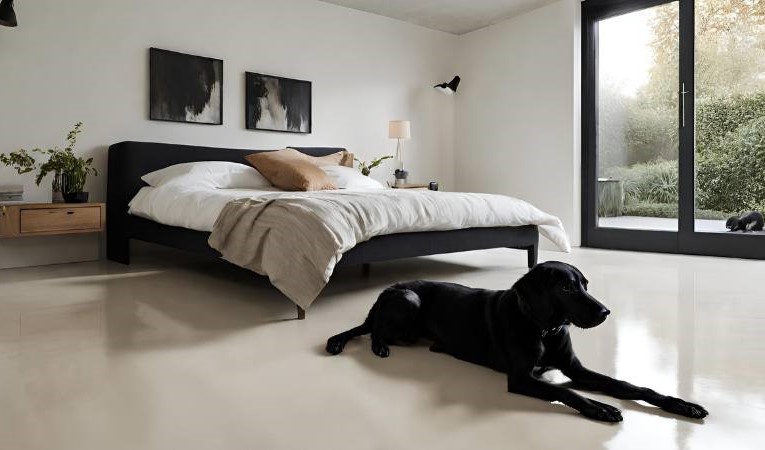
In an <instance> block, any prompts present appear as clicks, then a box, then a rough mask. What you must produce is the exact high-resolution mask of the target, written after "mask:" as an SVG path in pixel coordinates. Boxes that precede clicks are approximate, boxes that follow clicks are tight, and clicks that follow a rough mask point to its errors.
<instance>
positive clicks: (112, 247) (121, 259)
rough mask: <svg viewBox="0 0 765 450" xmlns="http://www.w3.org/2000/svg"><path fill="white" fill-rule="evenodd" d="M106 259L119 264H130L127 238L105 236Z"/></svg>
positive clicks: (128, 240) (113, 235)
mask: <svg viewBox="0 0 765 450" xmlns="http://www.w3.org/2000/svg"><path fill="white" fill-rule="evenodd" d="M106 258H107V259H108V260H110V261H114V262H118V263H120V264H126V265H129V264H130V239H129V238H127V237H123V236H119V235H115V234H110V233H109V232H108V231H107V234H106Z"/></svg>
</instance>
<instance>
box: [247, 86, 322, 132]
mask: <svg viewBox="0 0 765 450" xmlns="http://www.w3.org/2000/svg"><path fill="white" fill-rule="evenodd" d="M245 83H246V88H245V115H246V126H247V129H248V130H267V131H284V132H288V133H310V132H311V82H310V81H303V80H294V79H291V78H282V77H275V76H271V75H263V74H259V73H251V72H246V73H245Z"/></svg>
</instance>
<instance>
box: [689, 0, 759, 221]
mask: <svg viewBox="0 0 765 450" xmlns="http://www.w3.org/2000/svg"><path fill="white" fill-rule="evenodd" d="M695 15H696V26H695V30H694V32H695V41H696V52H695V75H696V95H695V100H696V101H695V103H696V150H695V162H696V185H695V187H696V193H695V194H696V195H695V196H696V208H695V222H694V226H695V231H697V232H702V233H735V234H744V233H747V232H750V231H751V232H752V233H754V234H765V233H763V232H761V231H756V230H757V229H759V228H760V227H759V226H757V220H751V221H747V220H745V221H744V223H735V224H734V228H735V230H734V231H732V232H731V231H729V230H728V229H727V228H726V222H727V219H729V218H730V217H741V216H745V215H746V214H747V213H749V212H751V211H756V212H758V213H760V214H761V213H762V211H763V210H765V2H762V1H759V2H758V1H752V0H696V1H695ZM755 217H756V216H755ZM747 226H748V227H749V228H750V229H749V230H747ZM752 226H754V229H755V231H752V230H751V227H752Z"/></svg>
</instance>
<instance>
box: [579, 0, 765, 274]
mask: <svg viewBox="0 0 765 450" xmlns="http://www.w3.org/2000/svg"><path fill="white" fill-rule="evenodd" d="M763 213H765V1H755V0H674V1H667V0H586V1H585V2H583V3H582V242H583V245H584V246H589V247H601V248H614V249H629V250H646V251H658V252H672V253H689V254H701V255H718V256H736V257H745V258H759V259H765V232H763V231H760V227H761V225H762V222H763V221H762V220H761V218H762V214H763ZM742 218H744V219H748V220H741V219H742ZM731 228H733V230H731Z"/></svg>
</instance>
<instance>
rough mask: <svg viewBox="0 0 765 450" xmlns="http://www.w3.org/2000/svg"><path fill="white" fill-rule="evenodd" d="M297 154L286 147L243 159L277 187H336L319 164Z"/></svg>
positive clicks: (290, 189) (323, 188)
mask: <svg viewBox="0 0 765 450" xmlns="http://www.w3.org/2000/svg"><path fill="white" fill-rule="evenodd" d="M295 153H297V155H295ZM299 155H302V153H300V152H298V151H297V150H293V149H286V150H278V151H275V152H261V153H253V154H251V155H247V156H245V159H246V160H247V162H249V163H250V164H251V165H252V166H253V167H254V168H256V169H258V171H259V172H260V173H261V174H263V176H264V177H266V178H267V179H268V181H270V182H271V184H273V185H274V186H276V187H278V188H279V189H284V190H286V191H321V190H325V189H337V188H336V186H335V184H334V183H333V182H332V179H331V178H330V177H329V176H328V175H327V174H326V173H325V172H324V171H323V170H321V169H320V168H319V166H317V165H316V164H314V163H313V162H311V161H310V160H306V159H305V158H302V157H300V156H299ZM304 156H307V155H304ZM325 165H327V164H325Z"/></svg>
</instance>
